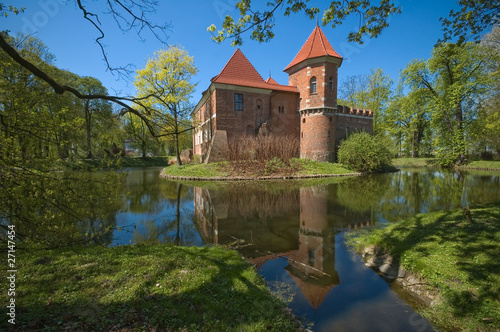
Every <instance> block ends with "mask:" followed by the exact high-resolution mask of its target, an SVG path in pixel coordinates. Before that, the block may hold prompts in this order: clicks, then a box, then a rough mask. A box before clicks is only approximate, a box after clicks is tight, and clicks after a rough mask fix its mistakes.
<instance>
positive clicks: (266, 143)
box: [228, 135, 299, 175]
mask: <svg viewBox="0 0 500 332" xmlns="http://www.w3.org/2000/svg"><path fill="white" fill-rule="evenodd" d="M298 155H299V141H298V139H297V138H295V137H292V136H289V135H286V136H276V135H269V136H257V137H245V138H241V139H238V140H234V141H233V142H231V143H230V144H229V155H228V160H229V165H228V167H229V168H230V172H231V173H233V174H238V175H244V174H247V173H248V174H250V173H252V174H271V173H280V174H288V173H293V172H296V171H297V170H298V168H297V164H296V163H293V162H291V160H293V159H294V158H297V157H298Z"/></svg>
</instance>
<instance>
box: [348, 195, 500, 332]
mask: <svg viewBox="0 0 500 332" xmlns="http://www.w3.org/2000/svg"><path fill="white" fill-rule="evenodd" d="M471 211H472V219H473V222H472V223H470V222H468V221H467V220H466V218H465V216H464V213H463V211H462V210H459V211H453V212H436V213H429V214H420V215H418V216H416V217H415V218H412V219H409V220H404V221H401V222H398V223H395V224H391V225H389V226H387V227H384V228H382V229H377V230H371V231H364V232H361V233H351V234H350V238H349V242H350V244H351V245H352V246H353V247H354V248H355V249H356V250H357V251H359V252H361V251H362V250H363V249H364V248H367V247H369V246H372V245H375V246H377V247H379V248H383V249H385V250H387V251H388V252H389V253H390V254H391V255H392V256H393V257H394V259H395V260H396V261H397V262H399V264H400V265H401V266H402V267H403V268H405V269H406V270H408V271H411V272H414V273H417V274H418V275H420V276H421V277H422V278H423V279H424V280H425V283H427V284H428V285H429V287H431V288H432V289H435V290H437V292H438V294H439V296H438V300H437V301H435V303H434V304H433V306H431V307H429V308H425V309H422V310H421V312H420V313H421V314H422V315H424V316H425V317H426V318H427V319H429V321H430V322H431V323H433V324H435V325H436V326H437V327H438V328H440V329H443V330H445V331H498V330H499V329H500V259H499V257H500V204H496V205H489V206H478V207H475V208H472V209H471Z"/></svg>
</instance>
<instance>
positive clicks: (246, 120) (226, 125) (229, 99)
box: [216, 89, 271, 141]
mask: <svg viewBox="0 0 500 332" xmlns="http://www.w3.org/2000/svg"><path fill="white" fill-rule="evenodd" d="M235 93H241V94H243V111H235V110H234V94H235ZM270 112H271V109H270V98H269V94H266V93H258V92H248V91H241V90H222V89H220V90H217V110H216V117H217V129H218V130H225V131H226V132H227V138H228V140H229V141H232V140H233V139H235V138H237V137H242V136H245V135H250V136H254V135H255V134H256V133H257V130H258V129H259V127H260V125H261V124H262V123H264V122H266V121H267V120H269V118H270Z"/></svg>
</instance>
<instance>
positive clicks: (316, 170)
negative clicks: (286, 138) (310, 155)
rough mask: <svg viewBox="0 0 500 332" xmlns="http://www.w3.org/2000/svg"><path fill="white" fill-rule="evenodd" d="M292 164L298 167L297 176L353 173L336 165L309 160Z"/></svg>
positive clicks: (296, 161) (299, 160)
mask: <svg viewBox="0 0 500 332" xmlns="http://www.w3.org/2000/svg"><path fill="white" fill-rule="evenodd" d="M294 162H295V163H297V164H298V165H299V169H300V170H299V171H298V172H297V175H310V174H348V173H353V171H351V170H349V169H347V168H345V167H343V166H342V165H341V164H337V163H327V162H319V161H313V160H309V159H295V161H294Z"/></svg>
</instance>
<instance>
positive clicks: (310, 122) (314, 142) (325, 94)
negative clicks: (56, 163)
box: [192, 26, 373, 162]
mask: <svg viewBox="0 0 500 332" xmlns="http://www.w3.org/2000/svg"><path fill="white" fill-rule="evenodd" d="M341 64H342V57H341V56H340V55H339V54H338V53H337V52H336V51H335V50H334V49H333V47H332V46H331V44H330V43H329V42H328V40H327V38H326V36H325V34H324V33H323V31H322V30H321V28H320V27H319V26H316V27H315V28H314V30H313V32H312V33H311V35H310V36H309V38H307V40H306V42H305V43H304V45H303V46H302V48H301V49H300V51H299V52H298V53H297V55H296V56H295V58H294V59H293V60H292V62H291V63H290V64H289V65H288V66H286V68H285V69H284V72H286V73H287V74H288V75H289V80H288V85H281V84H279V83H278V82H276V81H275V80H274V79H272V78H271V77H269V78H268V79H267V80H264V79H263V78H262V77H261V76H260V74H259V73H258V72H257V70H255V68H254V67H253V65H252V64H251V63H250V61H248V59H247V58H246V57H245V56H244V55H243V53H242V52H241V50H239V49H237V50H236V51H235V52H234V54H233V56H232V57H231V58H230V59H229V61H228V62H227V63H226V65H225V66H224V68H223V69H222V70H221V72H220V73H219V74H218V75H217V76H215V77H213V78H212V79H211V84H210V86H209V87H208V89H207V90H206V91H204V92H203V96H202V98H201V100H200V101H199V102H198V104H197V105H196V107H195V108H194V110H193V112H192V116H193V120H194V123H195V130H194V133H193V153H194V154H195V155H199V156H201V158H202V160H204V161H205V162H212V161H219V160H223V159H225V154H226V153H227V149H228V144H231V143H232V142H233V141H234V140H237V139H239V138H241V137H244V136H256V135H259V134H263V133H265V134H272V135H287V137H291V138H292V139H294V138H296V139H298V140H300V158H308V159H312V160H317V161H330V162H333V161H335V159H336V150H337V147H338V145H339V144H340V141H341V140H342V139H344V138H345V137H346V136H347V135H348V134H349V133H351V132H355V131H366V132H369V133H372V132H373V114H372V112H371V111H369V110H361V109H355V108H351V107H345V106H341V105H337V71H338V68H339V67H340V66H341Z"/></svg>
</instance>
